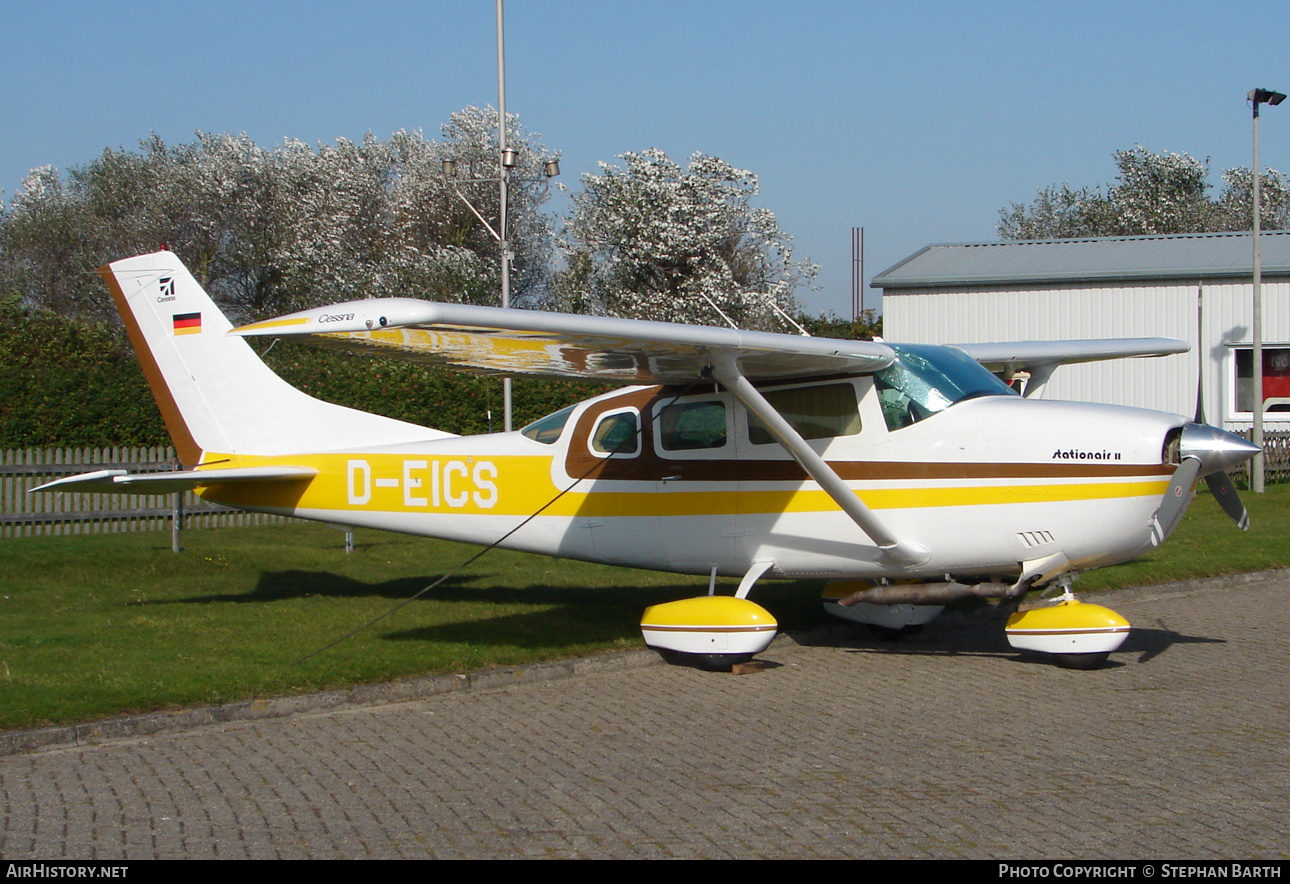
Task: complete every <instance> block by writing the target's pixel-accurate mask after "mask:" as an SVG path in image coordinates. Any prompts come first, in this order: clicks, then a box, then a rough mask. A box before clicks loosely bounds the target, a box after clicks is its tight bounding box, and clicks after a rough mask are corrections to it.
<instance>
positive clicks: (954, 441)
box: [200, 375, 1185, 579]
mask: <svg viewBox="0 0 1290 884" xmlns="http://www.w3.org/2000/svg"><path fill="white" fill-rule="evenodd" d="M762 392H763V394H764V395H765V396H766V397H767V398H768V399H769V400H771V401H772V403H773V404H774V406H775V408H776V410H777V411H779V412H780V413H781V414H783V415H784V416H785V417H786V418H788V420H789V422H790V423H791V424H793V426H794V427H795V428H796V429H797V430H798V432H799V433H801V435H802V436H803V437H804V438H805V439H806V440H807V442H808V443H809V445H810V446H811V447H812V448H813V449H814V450H815V451H817V452H818V453H819V454H820V455H821V456H822V457H823V458H824V460H825V461H826V462H827V463H828V464H829V466H830V467H832V469H833V470H834V471H835V472H836V473H837V474H838V475H839V476H840V477H841V478H842V479H843V480H844V481H845V482H846V485H847V487H848V488H850V489H851V490H852V491H853V492H854V493H855V494H856V495H858V496H859V498H860V499H861V500H862V501H863V502H864V504H865V505H866V506H867V507H868V508H869V509H870V510H872V511H873V512H874V513H875V514H876V515H877V517H878V518H879V519H881V520H882V521H883V522H884V523H886V524H887V525H888V526H889V527H890V528H891V530H892V531H894V532H895V533H896V534H898V535H899V536H901V537H903V538H910V539H911V540H913V541H914V542H916V543H918V544H921V545H922V546H924V547H926V549H928V550H929V551H930V557H929V558H928V559H927V560H926V561H924V562H921V563H918V564H916V565H904V566H901V565H897V564H896V563H893V562H892V561H891V560H890V559H889V558H886V557H884V556H883V555H882V553H881V550H879V549H878V547H877V545H876V544H875V543H874V542H873V540H871V539H870V538H869V537H867V536H866V534H865V533H864V532H863V531H862V530H861V529H860V528H859V527H858V526H857V524H856V523H855V522H853V521H852V520H851V519H849V518H848V517H847V516H846V515H845V514H844V513H843V512H841V511H840V509H839V507H838V506H837V504H836V503H835V502H834V501H833V500H832V499H831V498H830V497H829V496H828V494H826V493H825V492H824V491H822V490H821V488H820V486H819V485H818V484H817V483H816V482H814V481H813V480H812V479H810V478H809V477H808V476H807V474H806V472H805V471H804V470H803V468H802V467H801V466H799V464H798V463H797V462H796V461H795V460H794V459H793V458H792V456H791V455H790V454H789V453H788V452H787V451H786V450H785V449H784V447H783V446H781V445H780V444H778V443H777V442H776V441H775V440H774V439H773V438H771V436H770V434H769V433H768V432H767V430H766V428H765V427H764V426H762V425H761V423H760V421H759V420H758V419H757V418H756V417H755V416H752V415H750V414H749V412H748V411H747V410H746V409H745V408H744V407H743V406H741V405H740V404H739V403H738V402H736V401H735V400H734V398H733V397H732V395H731V394H730V393H728V392H726V391H725V390H723V389H722V388H720V387H719V386H716V385H712V384H708V385H699V386H691V387H689V388H686V389H684V390H681V389H677V388H665V387H633V388H627V389H624V390H620V391H617V392H614V393H610V394H606V395H603V396H600V397H597V398H595V399H591V400H587V401H585V402H582V403H579V404H578V405H576V406H573V407H572V408H570V409H566V410H565V411H564V412H560V413H557V414H556V415H552V416H549V417H548V418H545V419H544V420H542V421H539V422H537V423H535V424H533V425H530V426H529V427H526V428H525V429H524V430H522V431H518V432H513V433H500V434H490V435H482V436H465V437H451V438H441V439H434V440H429V441H426V442H423V443H418V442H410V443H402V444H398V445H391V446H384V447H373V448H370V449H365V450H355V451H339V452H319V453H309V454H305V453H296V454H291V455H282V456H274V457H256V458H246V457H240V456H239V457H236V458H232V459H228V458H226V456H225V455H220V454H215V453H208V454H207V456H206V457H205V458H204V461H205V462H211V461H212V460H216V459H219V460H224V462H225V465H226V466H232V465H239V466H240V465H251V464H293V465H304V466H312V467H317V468H318V470H319V474H318V475H317V476H316V477H314V478H312V479H308V480H302V481H299V482H283V483H277V484H275V485H273V486H267V485H266V486H255V487H252V486H246V485H240V486H239V485H232V484H230V485H223V486H221V485H211V486H207V487H205V488H203V489H200V493H201V494H202V496H203V497H205V498H207V499H210V500H214V501H217V502H219V503H224V504H228V505H232V506H237V507H242V508H246V509H255V510H264V511H270V512H277V513H283V514H287V515H294V516H301V517H304V518H309V519H317V520H322V521H327V522H333V523H339V524H346V525H354V526H361V527H372V528H381V529H385V530H393V531H401V532H406V533H410V534H419V535H426V536H433V537H442V538H447V539H453V540H461V541H467V542H471V543H481V544H488V543H493V542H495V541H497V540H498V539H499V538H502V537H503V536H506V535H508V533H509V532H513V533H509V536H506V539H505V540H504V541H503V543H502V545H503V546H506V547H509V548H514V549H520V550H525V551H529V552H535V553H542V554H546V555H555V556H562V557H569V558H578V559H587V560H593V561H601V562H607V563H611V564H617V565H624V566H630V567H638V568H649V569H656V570H668V571H677V572H684V573H696V574H707V573H709V572H710V571H711V570H712V569H713V568H715V569H716V570H717V572H718V573H720V574H723V575H730V576H739V575H742V574H744V573H746V572H748V571H749V569H750V568H751V567H752V565H753V564H754V563H757V562H773V570H771V571H770V572H769V573H771V574H772V575H774V576H782V577H806V576H810V577H868V578H876V577H916V578H917V577H922V578H929V579H934V578H940V577H943V576H945V575H946V574H951V575H953V576H955V577H972V576H987V575H992V576H993V575H997V576H1005V575H1015V574H1018V573H1019V572H1020V571H1021V569H1022V563H1024V562H1027V561H1033V560H1037V559H1042V558H1044V557H1045V556H1048V555H1051V554H1054V553H1061V554H1063V555H1065V557H1066V558H1067V559H1068V560H1069V561H1070V563H1071V564H1072V566H1073V567H1076V568H1081V569H1082V568H1090V567H1097V566H1101V565H1106V564H1111V563H1114V562H1118V561H1124V560H1126V559H1129V558H1132V557H1134V556H1136V555H1139V554H1140V553H1142V552H1143V551H1144V550H1145V549H1148V548H1149V547H1150V545H1151V522H1152V516H1153V514H1154V513H1155V511H1156V510H1157V509H1158V507H1159V506H1160V500H1161V496H1162V495H1163V494H1164V492H1165V489H1166V487H1167V486H1168V483H1169V480H1170V477H1171V476H1172V474H1173V472H1174V470H1175V468H1176V463H1170V462H1168V461H1169V460H1170V457H1169V455H1168V452H1167V448H1168V446H1167V444H1166V443H1167V441H1168V440H1169V439H1170V438H1171V436H1176V434H1177V431H1178V430H1179V428H1180V427H1182V426H1183V425H1184V423H1185V419H1184V418H1182V417H1179V416H1177V415H1170V414H1164V413H1161V412H1153V411H1145V410H1139V409H1130V408H1122V407H1117V406H1104V405H1095V404H1089V403H1074V402H1058V401H1044V400H1038V401H1036V400H1026V399H1022V398H1020V397H1017V396H1013V395H980V396H978V397H977V398H966V399H963V400H962V401H957V402H954V403H952V404H948V405H944V406H943V407H940V406H938V407H940V410H935V411H928V410H927V409H925V408H920V407H919V404H918V402H910V401H909V397H908V396H905V395H898V394H897V393H895V392H893V388H892V386H891V385H890V384H888V383H884V381H883V380H882V379H881V378H878V379H876V378H875V377H874V376H873V375H859V376H852V377H838V378H834V379H827V380H817V381H812V382H809V383H800V384H792V383H787V384H779V385H765V386H763V387H762ZM915 398H917V397H915Z"/></svg>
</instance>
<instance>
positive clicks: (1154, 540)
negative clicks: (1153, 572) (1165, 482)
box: [1151, 457, 1201, 546]
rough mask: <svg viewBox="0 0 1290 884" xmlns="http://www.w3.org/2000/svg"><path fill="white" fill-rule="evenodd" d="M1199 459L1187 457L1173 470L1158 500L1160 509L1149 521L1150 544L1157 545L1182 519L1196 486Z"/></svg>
mask: <svg viewBox="0 0 1290 884" xmlns="http://www.w3.org/2000/svg"><path fill="white" fill-rule="evenodd" d="M1200 466H1201V465H1200V461H1199V460H1197V459H1196V458H1194V457H1189V458H1187V459H1186V460H1184V461H1183V462H1182V463H1181V464H1179V466H1178V469H1176V470H1174V477H1173V480H1172V481H1170V483H1169V488H1168V490H1167V491H1165V496H1164V497H1163V498H1161V500H1160V509H1158V510H1156V516H1155V518H1154V519H1153V520H1152V522H1151V545H1152V546H1159V545H1160V544H1162V543H1164V542H1165V538H1166V537H1168V536H1169V535H1170V534H1173V533H1174V529H1175V528H1177V527H1178V523H1179V522H1180V521H1182V517H1183V513H1185V512H1186V511H1187V504H1189V503H1191V496H1192V492H1193V491H1194V490H1195V487H1196V478H1197V476H1199V475H1200Z"/></svg>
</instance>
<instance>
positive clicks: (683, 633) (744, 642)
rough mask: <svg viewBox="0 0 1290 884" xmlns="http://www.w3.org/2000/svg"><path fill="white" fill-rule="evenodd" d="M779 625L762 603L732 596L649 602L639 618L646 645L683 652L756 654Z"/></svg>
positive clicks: (763, 648)
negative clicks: (657, 602) (661, 602)
mask: <svg viewBox="0 0 1290 884" xmlns="http://www.w3.org/2000/svg"><path fill="white" fill-rule="evenodd" d="M778 628H779V624H778V623H777V622H776V621H775V618H774V617H773V616H771V613H770V612H769V611H767V610H766V609H765V608H763V607H762V606H761V605H759V604H757V603H756V602H751V601H749V600H748V599H739V598H735V597H734V596H699V597H697V598H692V599H681V600H680V601H676V602H667V603H665V604H661V605H651V606H650V607H648V608H646V609H645V614H644V616H642V617H641V634H642V635H643V636H644V638H645V644H647V645H648V646H649V647H651V648H654V649H656V650H659V649H661V650H668V651H678V652H680V653H682V654H729V655H748V654H757V653H760V652H761V651H764V650H765V649H766V647H767V646H768V645H769V644H770V643H771V640H772V639H774V638H775V633H776V631H777V630H778Z"/></svg>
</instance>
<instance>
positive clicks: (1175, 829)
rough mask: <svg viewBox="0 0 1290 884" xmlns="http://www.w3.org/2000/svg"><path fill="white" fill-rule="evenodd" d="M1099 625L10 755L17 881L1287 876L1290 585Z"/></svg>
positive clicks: (639, 667)
mask: <svg viewBox="0 0 1290 884" xmlns="http://www.w3.org/2000/svg"><path fill="white" fill-rule="evenodd" d="M1098 601H1102V602H1104V603H1106V604H1109V605H1111V606H1112V607H1114V608H1116V609H1117V610H1118V611H1120V612H1121V613H1122V614H1124V615H1125V616H1127V617H1128V618H1129V620H1130V621H1131V622H1132V623H1133V624H1134V632H1133V634H1132V636H1131V637H1130V638H1129V640H1128V642H1127V644H1126V645H1125V647H1124V648H1123V649H1122V650H1121V651H1120V652H1119V653H1118V654H1115V655H1113V657H1112V660H1111V662H1110V663H1109V664H1107V666H1105V667H1104V668H1102V669H1100V670H1097V671H1094V672H1072V671H1067V670H1062V669H1058V668H1056V667H1054V666H1052V665H1049V664H1047V663H1045V662H1042V661H1040V660H1038V659H1037V658H1035V659H1032V658H1026V657H1021V656H1019V655H1017V654H1016V653H1014V652H1012V651H1011V650H1010V649H1009V648H1008V647H1007V645H1006V641H1005V639H1004V637H1003V632H1002V622H1001V621H1000V620H999V619H998V618H997V615H995V614H994V612H993V610H982V611H978V612H977V613H976V614H975V615H971V616H955V617H953V618H951V617H949V616H947V617H943V618H942V619H941V620H939V621H937V622H936V623H934V624H932V626H930V627H929V628H928V630H927V631H926V633H925V634H924V635H922V636H919V637H917V639H916V640H907V641H905V642H903V643H899V644H883V643H879V642H877V641H875V640H873V639H870V638H869V637H867V636H866V635H863V634H859V633H853V632H849V631H846V630H845V627H844V626H843V625H841V624H839V627H838V629H837V630H831V631H828V632H827V634H824V635H822V636H821V637H816V638H813V639H811V640H810V641H809V642H808V641H805V640H804V641H803V642H802V643H799V642H795V641H788V640H781V641H779V642H778V643H776V644H775V645H774V646H772V648H771V649H770V650H769V651H768V652H767V653H766V654H764V655H763V659H764V660H765V661H766V664H767V665H766V669H765V671H764V672H761V673H755V674H750V675H743V676H733V675H716V674H710V673H703V672H698V671H695V670H689V669H679V668H675V667H669V666H663V665H653V664H652V663H650V664H648V665H643V664H645V661H649V660H652V657H650V656H647V655H635V656H629V657H628V658H626V659H625V660H620V661H610V662H611V664H612V665H608V666H604V665H603V664H602V671H595V670H596V666H594V665H593V666H590V667H586V668H585V669H583V670H581V671H579V672H578V674H576V675H574V676H573V677H566V678H562V679H559V680H552V681H541V680H538V681H534V682H530V683H525V684H514V685H510V686H504V687H503V686H498V687H495V688H493V689H482V685H483V684H484V683H485V680H482V679H481V680H479V682H478V683H477V686H476V689H475V690H472V691H469V692H454V693H447V694H442V695H439V696H434V697H430V698H428V699H421V700H415V701H409V702H397V703H384V704H380V705H371V706H348V707H344V708H330V709H325V708H324V709H320V710H316V711H303V712H298V713H296V714H292V715H290V716H286V717H282V718H277V719H270V720H264V719H262V720H250V721H235V722H231V723H223V724H215V725H209V726H198V727H190V728H188V729H186V730H184V731H183V732H180V733H173V734H161V735H153V736H149V737H143V738H139V737H134V738H126V739H108V740H104V741H102V742H100V743H98V744H95V745H81V746H70V747H55V748H45V749H42V750H40V751H36V752H28V753H25V754H13V755H9V756H7V757H2V758H0V800H2V801H3V815H2V817H0V857H2V858H4V859H11V860H14V859H28V858H40V859H58V858H75V859H98V860H118V859H142V858H151V857H161V858H175V857H228V858H233V857H257V858H270V857H284V858H304V857H310V858H319V859H321V858H349V857H442V858H448V857H453V858H457V857H473V858H485V857H561V858H562V857H594V858H610V857H619V858H627V857H686V858H700V857H706V858H727V857H737V858H751V857H991V858H995V857H997V858H1005V857H1007V858H1121V859H1152V858H1170V859H1182V858H1237V859H1269V858H1285V857H1287V856H1288V855H1290V737H1288V736H1287V728H1288V727H1290V666H1288V665H1287V664H1288V663H1290V572H1279V573H1275V574H1270V575H1263V576H1262V577H1259V578H1255V579H1253V580H1250V581H1249V582H1244V583H1240V582H1237V581H1222V582H1220V583H1218V584H1216V583H1214V582H1207V583H1204V584H1197V585H1190V586H1174V587H1167V588H1145V589H1138V590H1131V591H1126V592H1121V593H1116V594H1114V595H1109V596H1103V597H1099V598H1098ZM620 663H621V664H623V665H618V664H620ZM507 679H511V680H514V677H513V676H509V675H508V676H502V677H499V678H496V679H494V682H493V683H494V684H501V683H504V682H505V681H506V680H507ZM303 705H304V706H306V707H307V706H308V705H309V704H308V703H307V702H305V703H304V704H303ZM316 705H321V706H325V705H326V704H325V703H320V704H316ZM109 730H110V729H109ZM104 732H107V731H105V730H103V729H100V731H99V733H100V734H101V733H104Z"/></svg>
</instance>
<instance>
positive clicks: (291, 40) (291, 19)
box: [0, 0, 1290, 315]
mask: <svg viewBox="0 0 1290 884" xmlns="http://www.w3.org/2000/svg"><path fill="white" fill-rule="evenodd" d="M0 12H2V18H0V21H2V22H3V24H4V32H5V35H6V40H5V49H4V51H3V52H2V53H0V188H3V190H4V196H5V198H6V199H8V198H11V197H12V195H13V193H14V191H15V190H16V189H17V188H18V185H19V183H20V181H21V179H22V177H23V175H24V174H25V173H26V172H27V171H28V170H29V169H31V168H33V167H36V166H41V165H53V166H55V167H57V168H60V169H66V168H68V167H71V166H76V165H81V164H84V163H86V162H88V161H90V160H92V159H93V158H94V157H95V156H96V155H97V154H98V153H99V152H100V151H102V150H103V148H105V147H109V146H110V147H123V146H124V147H127V148H132V147H135V146H136V145H137V144H138V142H139V141H140V140H141V139H143V138H145V137H147V136H148V135H149V133H151V132H156V133H157V134H158V135H160V136H161V138H162V139H163V140H165V141H166V142H167V143H181V142H187V141H191V140H192V139H193V136H194V133H195V132H196V131H197V130H202V131H208V132H246V133H247V134H248V135H249V136H251V137H252V138H253V139H255V140H256V141H258V142H260V143H261V144H265V145H273V144H276V143H278V142H280V141H281V140H282V139H283V138H285V137H290V138H298V139H300V140H302V141H305V142H308V143H311V144H317V143H319V142H329V141H331V140H333V139H335V138H337V137H344V138H351V139H359V138H361V137H362V136H363V135H364V133H366V132H368V131H371V132H373V133H374V134H375V135H376V136H378V137H380V138H385V137H388V136H389V135H390V133H392V132H394V131H396V130H398V129H422V130H424V131H425V132H426V134H427V135H430V136H433V135H436V134H437V132H438V129H439V126H440V125H441V124H442V123H443V122H445V121H446V120H447V118H448V115H449V114H451V113H452V112H453V111H454V110H458V109H460V108H462V107H466V106H468V105H472V104H474V105H485V104H494V105H495V104H496V102H497V65H496V44H495V40H496V24H495V18H494V2H493V0H452V2H447V0H442V2H433V0H423V2H402V0H397V2H396V0H388V2H383V0H370V2H368V3H365V4H361V5H360V4H357V3H352V2H351V3H342V2H333V0H312V2H303V0H301V2H287V0H260V2H244V0H225V2H221V3H218V4H215V3H209V2H203V3H190V2H185V0H168V2H165V3H160V2H150V0H149V2H132V3H128V4H118V3H108V2H98V3H90V2H82V3H75V2H60V0H46V2H41V3H36V2H16V0H0ZM1287 34H1290V4H1283V3H1280V2H1264V3H1251V2H1243V0H1229V2H1227V3H1223V4H1218V3H1213V2H1208V3H1200V2H1187V0H1179V2H1134V0H1121V2H1100V0H1091V2H1081V3H1056V2H1045V0H1026V2H1011V0H1009V2H981V0H978V2H974V3H962V2H959V3H951V2H944V3H940V2H903V3H868V2H812V0H799V2H792V3H789V2H783V0H780V2H767V0H742V2H733V0H730V2H728V0H689V2H673V0H638V2H618V0H599V2H590V0H507V3H506V55H507V109H508V110H509V111H511V112H512V113H516V114H518V115H519V116H520V119H521V121H522V122H523V123H524V125H525V126H526V127H527V128H529V129H531V130H534V131H536V132H539V133H541V135H542V141H543V142H544V143H545V144H546V146H547V147H548V148H550V149H552V150H556V151H559V152H560V154H561V155H562V168H563V175H562V178H561V180H562V181H563V182H564V184H565V185H566V186H568V187H571V188H574V189H577V187H578V182H577V177H578V175H580V174H581V173H584V172H592V171H595V170H596V168H597V164H598V163H600V162H612V161H613V160H614V158H615V157H616V156H617V155H618V154H621V153H623V152H625V151H640V150H644V149H645V148H648V147H657V148H660V149H662V150H664V151H666V152H667V153H668V154H669V155H671V156H672V158H673V159H676V160H678V161H683V160H685V159H686V158H688V157H689V156H690V155H691V154H693V153H694V152H696V151H702V152H704V153H709V154H713V155H716V156H720V157H722V158H724V159H726V160H728V161H730V162H731V163H733V164H735V165H736V166H740V167H742V168H746V169H750V170H752V171H753V172H755V173H756V174H757V175H758V176H759V178H760V179H761V185H762V194H761V196H760V198H759V199H758V204H759V205H761V206H764V207H766V208H769V209H771V210H773V211H774V212H775V213H776V215H777V216H778V218H779V222H780V226H781V227H782V228H783V229H784V230H786V231H788V232H789V233H790V234H792V235H793V237H794V241H795V244H796V249H797V255H798V256H799V257H809V258H810V259H812V260H814V261H817V262H818V263H819V264H820V265H821V272H820V277H819V285H820V287H821V290H820V291H818V292H813V293H804V297H803V300H804V301H805V302H806V304H807V306H808V307H810V308H811V309H812V310H813V311H818V310H822V309H828V310H832V311H834V312H836V313H838V314H839V315H841V314H845V313H847V312H848V311H849V309H850V230H851V228H852V227H853V226H863V227H865V228H866V243H867V259H868V263H867V268H866V269H867V275H868V276H873V275H875V274H876V273H878V272H880V271H882V270H885V269H886V268H888V267H890V266H891V265H892V264H894V263H896V262H897V261H899V260H901V259H903V258H905V257H906V256H908V255H909V254H911V253H913V252H914V251H916V250H917V249H919V248H921V247H922V246H924V245H926V244H928V243H932V242H962V241H977V240H990V239H994V238H995V237H996V230H995V227H996V224H997V222H998V214H999V209H1000V208H1002V207H1004V206H1006V205H1007V204H1008V203H1010V202H1028V201H1030V200H1031V199H1032V198H1033V197H1034V194H1035V191H1036V190H1037V189H1038V188H1039V187H1042V186H1045V185H1048V184H1053V183H1061V182H1063V181H1066V182H1070V183H1071V184H1072V185H1075V186H1085V185H1095V184H1103V183H1108V182H1110V181H1111V180H1112V178H1113V176H1114V171H1115V170H1114V166H1113V163H1112V160H1111V154H1112V152H1113V151H1115V150H1117V149H1120V148H1131V147H1133V146H1134V145H1136V144H1141V145H1143V146H1144V147H1146V148H1148V149H1150V150H1153V151H1165V150H1169V151H1177V152H1185V153H1190V154H1191V155H1193V156H1195V157H1197V158H1200V159H1204V158H1206V157H1208V158H1210V160H1211V163H1212V166H1211V168H1212V171H1213V175H1212V179H1213V180H1214V182H1215V183H1216V184H1217V183H1219V181H1220V178H1219V176H1220V172H1221V170H1222V169H1225V168H1229V167H1232V166H1248V165H1250V163H1251V125H1250V111H1249V107H1248V105H1247V104H1246V102H1245V94H1246V93H1247V92H1248V91H1249V90H1250V89H1252V88H1254V87H1256V86H1263V87H1267V88H1273V89H1280V90H1281V91H1290V62H1288V61H1287V59H1288V58H1290V55H1287V52H1286V50H1285V45H1286V42H1285V41H1286V36H1287ZM1262 160H1263V164H1264V166H1265V167H1271V168H1277V169H1281V170H1283V171H1290V103H1287V104H1286V105H1284V106H1282V107H1280V108H1270V109H1266V110H1265V111H1264V114H1263V118H1262ZM875 295H876V293H873V292H867V294H866V297H867V298H869V299H870V302H872V300H873V298H874V297H875Z"/></svg>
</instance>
